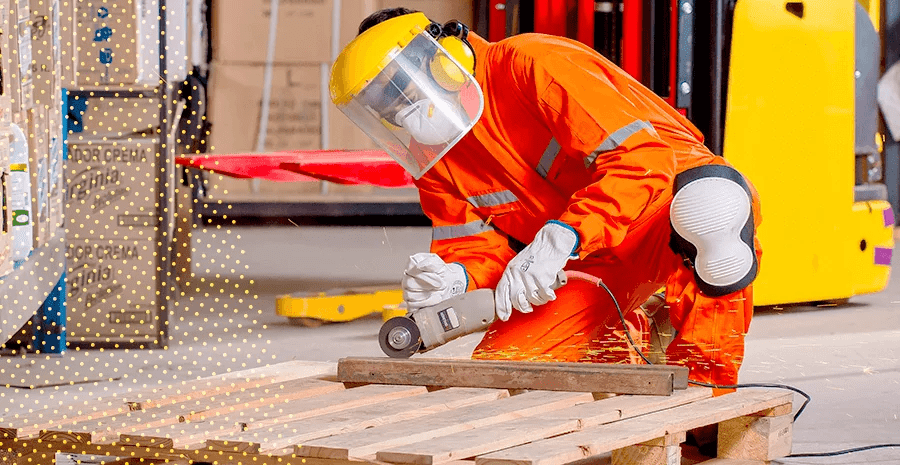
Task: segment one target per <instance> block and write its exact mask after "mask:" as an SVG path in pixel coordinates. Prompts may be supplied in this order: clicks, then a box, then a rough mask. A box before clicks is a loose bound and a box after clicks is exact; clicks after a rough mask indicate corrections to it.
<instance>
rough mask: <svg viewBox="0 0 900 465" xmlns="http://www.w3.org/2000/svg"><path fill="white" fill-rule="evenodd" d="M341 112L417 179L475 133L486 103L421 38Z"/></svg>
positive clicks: (454, 65)
mask: <svg viewBox="0 0 900 465" xmlns="http://www.w3.org/2000/svg"><path fill="white" fill-rule="evenodd" d="M338 108H339V109H340V110H341V111H342V112H343V113H344V114H345V115H347V117H348V118H350V119H351V120H352V121H353V122H354V123H355V124H356V125H357V126H359V127H360V128H361V129H362V130H363V131H364V132H365V133H366V134H368V135H369V137H371V138H372V139H373V140H375V141H376V142H377V143H378V145H379V146H381V148H382V149H384V150H385V151H386V152H387V153H388V154H390V155H391V157H393V158H394V159H395V160H397V162H398V163H400V164H401V165H402V166H403V167H404V168H405V169H406V170H407V171H409V173H410V174H412V176H413V177H414V178H416V179H418V178H420V177H421V176H422V175H423V174H424V173H425V172H426V171H428V169H429V168H431V167H432V166H434V164H435V163H437V161H438V160H440V158H441V157H442V156H444V154H446V153H447V151H448V150H450V148H451V147H453V145H454V144H456V143H457V142H458V141H459V140H460V139H461V138H462V137H463V136H464V135H465V134H466V133H467V132H469V130H470V129H472V127H473V126H474V125H475V122H476V121H478V118H479V117H480V116H481V112H482V110H483V109H484V97H483V96H482V93H481V89H480V88H479V86H478V84H477V83H476V82H475V78H474V77H473V76H472V75H471V74H469V73H468V72H467V71H465V70H464V68H463V67H462V66H460V64H459V63H458V62H457V61H456V60H454V59H453V58H451V57H450V55H449V54H447V53H446V51H445V50H444V49H443V47H441V46H440V44H438V43H437V42H436V41H435V40H434V39H433V38H432V37H431V36H430V35H428V33H426V32H422V33H420V34H418V35H416V36H415V37H414V38H413V39H412V40H411V41H410V42H409V44H407V46H406V47H404V48H403V50H401V51H400V52H399V53H397V54H396V55H394V56H393V57H392V58H391V61H390V62H389V63H388V64H387V66H386V67H385V68H384V69H383V70H382V71H381V72H380V73H379V74H378V75H377V76H375V78H374V79H372V80H371V81H369V82H367V83H366V84H365V85H364V87H363V88H362V90H361V91H360V92H359V93H358V94H357V95H355V96H354V97H353V98H352V99H351V100H350V101H349V102H347V103H346V104H343V105H338Z"/></svg>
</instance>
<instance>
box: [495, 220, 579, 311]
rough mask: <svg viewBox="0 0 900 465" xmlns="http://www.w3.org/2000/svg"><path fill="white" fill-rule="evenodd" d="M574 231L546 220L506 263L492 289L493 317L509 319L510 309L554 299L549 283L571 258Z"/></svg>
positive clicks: (575, 244) (575, 245)
mask: <svg viewBox="0 0 900 465" xmlns="http://www.w3.org/2000/svg"><path fill="white" fill-rule="evenodd" d="M578 243H579V239H578V233H576V232H575V230H574V229H572V227H571V226H569V225H567V224H565V223H562V222H559V221H555V220H554V221H549V222H547V224H545V225H544V227H542V228H541V229H540V230H539V231H538V233H537V235H535V236H534V240H533V241H532V242H531V244H529V245H528V246H527V247H525V248H524V249H522V251H521V252H519V253H518V255H516V256H515V257H513V259H512V260H511V261H510V262H509V264H508V265H507V266H506V270H505V271H504V272H503V276H502V277H501V278H500V282H499V283H498V284H497V290H496V292H495V293H494V308H495V309H496V311H497V317H498V318H500V319H501V320H503V321H506V320H507V319H509V316H510V315H511V314H512V309H513V308H515V309H516V310H519V311H520V312H522V313H530V312H531V311H532V310H534V308H532V305H543V304H545V303H547V302H550V301H551V300H555V299H556V293H555V292H553V285H554V283H556V279H557V277H556V276H557V273H559V272H560V271H561V270H562V269H563V267H564V266H565V265H566V262H568V261H569V259H571V258H575V257H576V255H574V253H575V249H577V248H578Z"/></svg>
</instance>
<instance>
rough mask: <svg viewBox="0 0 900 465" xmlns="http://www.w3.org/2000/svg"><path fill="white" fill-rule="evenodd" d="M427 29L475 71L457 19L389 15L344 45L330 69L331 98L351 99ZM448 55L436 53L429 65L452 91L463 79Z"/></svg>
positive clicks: (335, 100)
mask: <svg viewBox="0 0 900 465" xmlns="http://www.w3.org/2000/svg"><path fill="white" fill-rule="evenodd" d="M422 32H427V33H428V34H429V35H431V36H432V37H434V39H435V40H437V41H438V43H439V44H440V45H441V47H443V49H444V52H445V53H446V55H449V56H451V57H453V59H454V60H456V61H457V62H458V63H459V65H460V66H461V67H462V68H463V69H464V70H466V71H467V72H468V73H469V74H475V54H474V52H473V51H472V47H471V45H469V43H468V41H467V40H466V35H467V34H468V32H469V29H468V27H466V26H465V25H463V24H462V23H460V22H458V21H450V22H448V23H447V24H445V25H444V26H441V25H439V24H437V23H435V22H432V21H431V20H429V19H428V17H426V16H425V15H424V14H423V13H412V14H408V15H402V16H398V17H395V18H391V19H389V20H387V21H384V22H381V23H379V24H376V25H375V26H373V27H371V28H369V29H368V30H366V31H365V32H363V33H362V34H360V35H359V36H357V37H356V38H355V39H353V41H351V42H350V43H349V44H347V46H346V47H344V50H342V51H341V53H340V55H338V57H337V59H336V60H335V62H334V65H333V66H332V68H331V81H330V83H329V89H330V92H331V101H332V102H333V103H335V104H340V103H344V102H346V101H348V100H349V99H351V98H353V96H354V95H357V94H358V93H359V91H360V90H361V89H362V88H363V87H364V86H365V84H366V83H367V82H369V81H370V80H372V79H374V78H375V76H377V75H378V73H380V72H381V71H382V70H384V68H385V67H386V66H387V64H388V63H390V61H391V58H392V57H393V56H394V55H396V54H397V53H399V52H400V50H402V49H403V48H404V47H405V46H406V45H407V44H408V43H409V42H410V41H411V40H412V39H413V37H415V36H416V35H418V34H421V33H422ZM460 66H456V65H455V64H452V63H449V62H448V59H447V56H445V55H441V56H436V57H435V59H434V60H432V62H431V63H430V64H429V67H430V69H431V72H432V76H433V77H434V79H435V80H436V81H437V82H438V83H440V84H441V85H443V86H445V87H446V88H447V89H448V90H453V88H454V87H458V86H459V85H461V84H462V82H464V80H465V78H464V77H463V76H462V75H461V73H460V71H459V69H458V68H459V67H460Z"/></svg>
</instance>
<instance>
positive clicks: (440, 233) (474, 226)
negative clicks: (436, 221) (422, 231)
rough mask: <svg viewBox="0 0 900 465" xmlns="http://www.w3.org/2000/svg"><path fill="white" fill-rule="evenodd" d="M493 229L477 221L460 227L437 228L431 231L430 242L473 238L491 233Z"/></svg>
mask: <svg viewBox="0 0 900 465" xmlns="http://www.w3.org/2000/svg"><path fill="white" fill-rule="evenodd" d="M493 229H494V227H493V226H491V225H489V224H484V221H481V220H477V221H472V222H471V223H466V224H464V225H461V226H438V227H437V228H434V229H433V230H432V231H431V240H433V241H440V240H444V239H458V238H460V237H466V236H474V235H476V234H481V233H483V232H485V231H491V230H493Z"/></svg>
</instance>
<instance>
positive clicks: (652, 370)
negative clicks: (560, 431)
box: [337, 358, 687, 395]
mask: <svg viewBox="0 0 900 465" xmlns="http://www.w3.org/2000/svg"><path fill="white" fill-rule="evenodd" d="M681 372H683V374H684V379H685V382H684V385H685V387H686V386H687V381H686V379H687V368H684V367H674V366H656V365H610V364H599V363H592V364H589V363H581V364H579V363H572V364H559V363H551V364H544V363H540V362H507V361H499V362H494V361H482V360H455V359H438V360H426V359H388V358H346V359H341V360H340V361H339V362H338V376H337V377H338V380H340V381H343V382H356V383H379V384H414V385H424V386H457V387H490V388H499V389H534V390H546V391H568V392H611V393H616V394H642V395H671V394H672V391H673V390H674V389H675V378H676V373H681ZM678 376H679V379H680V376H681V375H680V374H679V375H678Z"/></svg>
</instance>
